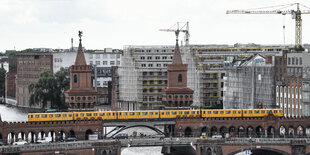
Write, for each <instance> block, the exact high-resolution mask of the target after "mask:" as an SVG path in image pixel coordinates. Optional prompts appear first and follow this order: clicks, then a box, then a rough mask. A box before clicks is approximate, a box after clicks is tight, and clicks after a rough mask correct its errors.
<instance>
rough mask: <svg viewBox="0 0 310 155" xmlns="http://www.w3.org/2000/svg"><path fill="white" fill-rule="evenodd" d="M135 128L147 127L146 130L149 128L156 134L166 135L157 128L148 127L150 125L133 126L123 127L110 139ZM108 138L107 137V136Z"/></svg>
mask: <svg viewBox="0 0 310 155" xmlns="http://www.w3.org/2000/svg"><path fill="white" fill-rule="evenodd" d="M134 127H146V128H149V129H151V130H153V131H155V132H156V133H158V134H163V135H164V134H165V133H164V132H162V131H160V130H159V129H157V128H155V127H152V126H148V125H133V126H126V127H123V128H121V129H120V130H118V131H117V132H116V133H114V134H113V135H111V136H110V137H114V136H115V135H117V134H118V133H120V132H122V131H124V130H127V129H130V128H134ZM106 136H107V135H106Z"/></svg>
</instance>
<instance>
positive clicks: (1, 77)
mask: <svg viewBox="0 0 310 155" xmlns="http://www.w3.org/2000/svg"><path fill="white" fill-rule="evenodd" d="M5 73H6V71H5V69H4V68H0V97H2V96H5Z"/></svg>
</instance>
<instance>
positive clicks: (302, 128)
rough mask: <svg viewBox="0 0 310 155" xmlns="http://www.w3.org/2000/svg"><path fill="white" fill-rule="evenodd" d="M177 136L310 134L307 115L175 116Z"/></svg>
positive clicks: (272, 136)
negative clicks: (242, 116)
mask: <svg viewBox="0 0 310 155" xmlns="http://www.w3.org/2000/svg"><path fill="white" fill-rule="evenodd" d="M174 134H175V135H176V136H201V135H206V136H210V137H211V136H213V135H222V136H223V137H225V136H226V137H260V138H263V137H270V138H274V137H286V138H287V137H310V117H301V118H285V117H276V116H273V115H269V116H265V117H262V118H178V119H176V124H175V127H174Z"/></svg>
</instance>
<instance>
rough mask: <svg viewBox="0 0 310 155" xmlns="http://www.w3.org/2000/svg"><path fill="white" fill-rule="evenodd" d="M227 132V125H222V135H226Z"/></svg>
mask: <svg viewBox="0 0 310 155" xmlns="http://www.w3.org/2000/svg"><path fill="white" fill-rule="evenodd" d="M226 133H227V128H226V127H225V126H222V127H221V128H220V134H221V135H222V137H225V134H226Z"/></svg>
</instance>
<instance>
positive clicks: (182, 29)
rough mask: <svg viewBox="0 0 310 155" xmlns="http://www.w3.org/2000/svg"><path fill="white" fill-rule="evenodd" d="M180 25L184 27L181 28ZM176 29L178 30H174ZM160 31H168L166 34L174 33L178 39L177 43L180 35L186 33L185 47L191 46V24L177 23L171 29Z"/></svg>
mask: <svg viewBox="0 0 310 155" xmlns="http://www.w3.org/2000/svg"><path fill="white" fill-rule="evenodd" d="M180 24H183V26H182V27H181V28H180ZM174 27H176V29H172V28H174ZM159 31H166V32H174V33H175V37H176V42H178V41H179V34H180V32H183V33H185V36H184V37H185V38H184V40H185V46H188V45H189V22H177V23H176V24H174V25H173V26H172V27H170V28H169V29H159Z"/></svg>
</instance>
